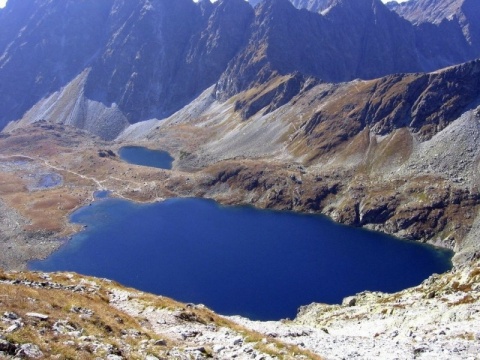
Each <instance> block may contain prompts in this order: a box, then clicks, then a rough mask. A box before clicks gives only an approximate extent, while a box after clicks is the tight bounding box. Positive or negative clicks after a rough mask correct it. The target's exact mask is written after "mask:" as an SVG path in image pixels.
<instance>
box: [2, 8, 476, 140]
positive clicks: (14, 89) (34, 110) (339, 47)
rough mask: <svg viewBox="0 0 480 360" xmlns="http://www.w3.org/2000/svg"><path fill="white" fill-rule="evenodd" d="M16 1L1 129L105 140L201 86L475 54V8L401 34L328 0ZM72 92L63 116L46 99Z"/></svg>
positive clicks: (406, 68)
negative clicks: (47, 127) (322, 3)
mask: <svg viewBox="0 0 480 360" xmlns="http://www.w3.org/2000/svg"><path fill="white" fill-rule="evenodd" d="M24 4H25V3H24V2H20V1H15V0H13V1H9V3H8V5H7V7H6V8H5V9H4V11H2V14H1V18H0V30H1V31H0V33H1V34H2V35H1V36H0V53H1V54H2V55H1V56H0V94H2V96H1V98H0V110H1V113H2V118H1V119H0V123H1V127H4V126H6V124H7V123H8V122H9V121H12V120H18V119H21V118H24V117H25V115H26V114H27V113H28V117H29V119H30V121H35V120H39V119H47V120H52V121H55V122H61V123H66V124H71V125H75V126H77V127H80V128H83V129H89V130H90V131H93V132H94V133H96V134H97V135H100V136H102V137H104V138H105V139H113V138H115V137H116V136H118V135H119V133H120V132H121V130H123V129H124V128H125V127H127V126H128V124H131V123H136V122H139V121H145V120H149V119H162V118H165V117H168V116H169V115H171V114H172V113H174V112H175V111H177V110H179V109H181V108H182V107H184V106H185V105H187V104H188V103H190V102H191V101H193V100H194V99H195V98H196V97H197V96H199V95H200V94H201V93H202V91H204V90H205V89H207V88H209V87H210V86H212V85H216V92H215V96H216V97H217V98H218V99H220V100H222V101H227V100H228V99H229V98H231V97H232V96H235V95H237V94H238V93H239V92H242V91H246V90H249V89H254V88H256V87H258V86H262V85H264V84H265V83H267V82H269V81H271V80H272V79H274V78H275V77H277V76H279V75H280V76H290V75H293V74H297V75H298V76H301V77H304V78H315V79H316V80H317V81H328V82H344V81H349V80H353V79H356V78H362V79H372V78H376V77H380V76H384V75H387V74H392V73H399V72H402V73H403V72H417V71H431V70H435V69H439V68H442V67H444V66H449V65H454V64H458V63H461V62H464V61H466V60H471V59H473V58H475V57H478V56H480V49H479V48H477V46H476V42H475V41H471V39H474V37H475V36H476V35H475V34H476V32H477V29H476V27H475V26H476V25H470V23H471V22H472V20H471V19H475V16H477V13H478V11H477V9H476V8H472V9H470V8H469V9H467V10H468V11H467V10H465V11H464V13H465V14H468V16H465V17H464V19H465V20H464V27H463V29H464V28H467V27H468V29H469V33H468V34H466V33H465V32H462V28H460V27H458V26H457V25H455V24H453V25H452V24H451V23H445V24H443V23H442V24H443V25H442V24H440V25H439V26H437V25H434V24H427V25H428V26H427V25H425V26H423V25H413V24H412V23H411V22H409V21H407V20H405V19H403V18H401V17H400V16H399V15H397V14H396V13H394V12H391V11H389V10H388V9H387V7H386V6H385V5H384V4H383V3H382V2H381V1H379V0H359V1H353V0H338V1H334V2H331V3H329V5H331V6H329V8H328V11H325V12H323V13H322V14H320V13H314V12H309V11H305V10H298V9H296V8H295V7H294V6H293V5H292V4H291V3H290V2H289V1H288V0H265V1H263V2H262V3H260V4H258V6H256V7H255V10H253V9H252V7H251V6H249V4H248V3H246V2H245V1H243V0H220V1H218V2H215V3H213V4H212V3H210V2H208V1H201V2H199V3H197V4H195V3H193V2H192V1H191V0H179V1H175V2H169V1H166V0H160V1H157V2H155V3H151V2H149V1H147V0H142V1H136V2H124V1H121V0H108V1H104V2H102V3H101V4H100V3H98V2H93V1H84V2H80V3H79V2H72V1H71V0H69V1H62V2H59V1H55V0H51V1H48V2H44V1H33V0H32V2H31V3H29V5H28V8H26V7H25V6H26V5H24ZM296 5H297V6H303V5H300V3H299V4H296ZM50 24H58V25H57V27H53V28H52V27H51V26H50ZM84 28H85V29H86V30H85V29H84ZM20 30H22V31H20ZM60 34H62V35H61V36H60ZM332 44H335V46H332ZM46 54H49V56H48V61H46V60H45V56H46ZM72 88H75V90H76V91H77V93H76V94H75V97H73V96H72V95H71V96H70V97H71V98H70V99H69V100H68V102H69V104H70V105H69V106H70V107H71V110H70V111H68V112H66V111H64V108H65V103H64V102H56V101H53V100H52V99H53V98H55V97H57V96H58V95H59V94H61V93H62V92H65V91H68V92H71V90H72ZM67 89H68V90H67ZM47 102H48V106H47V105H46V103H47ZM39 109H40V110H39Z"/></svg>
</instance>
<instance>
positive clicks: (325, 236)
mask: <svg viewBox="0 0 480 360" xmlns="http://www.w3.org/2000/svg"><path fill="white" fill-rule="evenodd" d="M72 221H73V222H75V223H81V224H85V225H87V227H86V229H85V230H84V231H82V232H81V233H79V234H77V235H75V236H74V237H73V239H72V240H71V241H70V242H68V243H67V244H66V245H65V246H64V247H62V248H61V249H60V250H59V251H58V252H56V253H55V254H53V255H52V256H50V257H49V258H48V259H46V260H45V261H36V262H32V263H31V264H30V268H31V269H34V270H42V271H64V270H65V271H76V272H79V273H82V274H87V275H94V276H99V277H107V278H111V279H114V280H117V281H119V282H120V283H123V284H124V285H127V286H132V287H135V288H138V289H141V290H144V291H148V292H152V293H156V294H161V295H165V296H169V297H173V298H175V299H177V300H180V301H184V302H193V303H203V304H205V305H207V306H208V307H211V308H213V309H214V310H215V311H217V312H219V313H221V314H226V315H231V314H240V315H243V316H247V317H250V318H252V319H261V320H271V319H280V318H286V317H289V318H293V317H294V316H295V314H296V311H297V309H298V307H299V306H301V305H306V304H309V303H312V302H324V303H339V302H341V300H342V298H343V297H345V296H348V295H352V294H355V293H357V292H360V291H363V290H380V291H386V292H393V291H398V290H401V289H405V288H407V287H410V286H413V285H417V284H419V283H420V282H422V281H423V280H424V279H426V278H427V277H428V276H430V275H431V274H432V273H441V272H445V271H446V270H448V269H449V268H450V267H451V262H450V259H451V256H452V253H451V252H449V251H443V250H438V249H435V248H433V247H430V246H427V245H422V244H419V243H415V242H407V241H400V240H398V239H395V238H393V237H390V236H385V235H382V234H379V233H375V232H370V231H365V230H362V229H358V228H352V227H347V226H342V225H338V224H335V223H334V222H332V221H330V220H329V219H327V218H325V217H323V216H316V215H300V214H295V213H290V212H274V211H265V210H256V209H254V208H251V207H222V206H219V205H218V204H217V203H215V202H213V201H210V200H204V199H195V198H192V199H170V200H167V201H165V202H161V203H155V204H147V205H144V204H143V205H142V204H135V203H131V202H128V201H125V200H119V199H111V198H105V199H102V198H101V197H97V200H96V201H95V202H94V203H93V205H92V206H89V207H85V208H82V209H80V210H78V211H76V212H75V213H74V214H73V215H72Z"/></svg>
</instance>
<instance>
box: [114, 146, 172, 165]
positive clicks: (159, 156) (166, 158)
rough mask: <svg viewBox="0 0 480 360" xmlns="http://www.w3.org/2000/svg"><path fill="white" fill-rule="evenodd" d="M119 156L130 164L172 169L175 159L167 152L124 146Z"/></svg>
mask: <svg viewBox="0 0 480 360" xmlns="http://www.w3.org/2000/svg"><path fill="white" fill-rule="evenodd" d="M118 155H120V158H121V159H122V160H123V161H126V162H128V163H130V164H135V165H142V166H150V167H156V168H160V169H167V170H169V169H171V168H172V163H173V160H174V159H173V158H172V157H171V156H170V154H169V153H168V152H166V151H162V150H150V149H147V148H145V147H141V146H124V147H122V148H120V150H119V152H118Z"/></svg>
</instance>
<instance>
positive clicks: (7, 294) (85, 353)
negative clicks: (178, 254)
mask: <svg viewBox="0 0 480 360" xmlns="http://www.w3.org/2000/svg"><path fill="white" fill-rule="evenodd" d="M16 277H18V275H15V276H12V275H7V274H5V273H1V274H0V279H9V278H10V279H11V278H16ZM21 278H22V279H24V280H30V281H43V282H44V281H45V280H44V279H41V278H38V276H37V275H36V274H29V273H22V274H21ZM79 279H80V277H79V276H74V277H73V278H72V279H70V278H69V277H63V275H53V276H52V281H54V282H56V283H60V284H63V285H70V286H71V285H74V284H75V283H78V282H79ZM112 286H116V285H115V284H113V285H112ZM106 291H107V289H106V288H104V289H100V290H99V291H98V292H97V293H94V294H89V293H77V292H72V291H67V290H55V289H36V288H30V287H27V286H23V285H9V284H0V294H1V296H0V313H2V314H3V313H4V312H6V311H9V312H14V313H16V314H17V315H19V316H20V317H21V318H22V319H23V322H24V324H25V325H24V326H23V327H22V328H21V329H20V330H17V331H15V332H13V333H11V334H8V336H7V340H9V341H11V342H14V343H19V344H23V343H34V344H36V345H38V346H39V347H40V349H41V350H42V352H43V353H44V355H45V358H49V357H51V356H53V355H61V356H62V357H61V358H62V359H92V358H95V357H96V356H102V354H101V353H98V352H96V353H94V352H93V350H94V347H93V346H89V345H88V343H87V345H86V344H85V342H82V341H80V339H79V338H78V335H69V334H62V333H56V332H55V331H53V325H54V324H55V323H56V322H57V321H66V322H67V323H68V325H69V326H71V327H72V328H74V329H76V330H79V331H81V335H82V336H93V337H94V338H95V339H97V340H98V341H100V342H102V343H103V344H109V345H112V346H114V347H115V348H117V349H119V351H120V350H121V349H123V355H124V356H126V357H127V358H129V359H130V358H131V359H140V358H142V357H141V356H140V355H139V354H138V353H137V350H138V349H139V347H140V342H141V341H142V340H150V339H158V336H156V335H155V334H153V333H152V332H151V331H150V330H148V329H146V328H145V327H143V326H141V324H140V323H139V321H138V320H137V319H135V318H133V317H131V316H129V315H128V314H126V313H124V312H121V311H119V310H117V309H115V308H114V307H112V306H110V305H109V300H108V295H107V293H106ZM74 308H81V309H88V310H89V311H91V312H92V315H91V316H85V315H84V314H83V315H82V314H81V313H78V312H75V311H72V309H74ZM28 312H38V313H41V314H45V315H48V317H49V318H48V319H47V320H44V321H42V320H39V319H35V318H29V317H27V316H26V313H28ZM2 326H5V325H2V323H1V322H0V328H1V327H2ZM127 329H128V330H135V331H137V334H138V335H137V336H136V337H135V338H128V337H125V336H123V337H122V335H123V334H124V332H122V331H124V330H127ZM125 344H127V345H129V346H130V347H132V351H130V352H128V353H125V349H126V346H125ZM157 348H158V347H157ZM147 350H148V352H149V353H151V354H156V355H158V356H160V355H162V354H163V350H164V349H161V348H158V349H153V348H152V349H147ZM103 355H106V354H103Z"/></svg>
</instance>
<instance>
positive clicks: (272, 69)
mask: <svg viewBox="0 0 480 360" xmlns="http://www.w3.org/2000/svg"><path fill="white" fill-rule="evenodd" d="M329 5H330V6H329V8H328V10H326V11H324V12H323V13H322V14H315V13H312V12H305V11H298V10H297V9H295V8H294V6H292V4H291V3H290V2H289V1H288V0H265V1H263V2H261V3H260V4H259V5H258V6H257V7H256V8H255V9H256V17H255V21H254V23H253V25H252V33H251V36H250V39H249V43H248V45H247V46H246V47H244V48H243V49H242V51H241V52H240V53H239V54H238V55H237V56H236V57H235V58H234V59H233V60H232V62H230V64H229V66H228V69H227V71H226V72H225V73H224V74H223V75H222V77H221V79H220V81H219V83H218V85H217V93H218V94H219V96H220V99H226V98H229V97H230V96H232V95H233V94H236V93H238V92H239V91H241V90H245V89H248V88H250V87H253V86H255V84H258V83H261V82H264V81H266V80H268V79H270V78H271V77H272V76H274V75H276V74H281V75H284V74H288V73H293V72H296V71H298V72H300V73H302V74H304V75H308V76H313V77H317V78H319V79H322V80H325V81H328V82H341V81H348V80H353V79H355V78H361V79H373V78H376V77H381V76H384V75H387V74H393V73H404V72H419V71H432V70H436V69H439V68H442V67H445V66H448V64H457V63H461V62H463V61H466V60H467V59H474V58H475V57H478V56H480V51H478V50H477V49H476V48H475V47H473V45H471V44H469V42H468V41H467V39H466V37H465V35H464V34H463V33H462V32H461V29H460V28H457V27H455V26H454V24H453V25H452V24H450V23H445V24H443V23H442V25H441V26H436V25H433V24H430V23H429V24H425V25H422V26H414V25H413V24H412V23H410V22H408V21H406V20H405V19H402V18H401V17H400V16H398V15H397V14H395V13H394V12H391V11H389V10H388V8H386V6H385V5H384V4H382V3H381V2H380V1H379V0H332V1H331V2H330V3H329Z"/></svg>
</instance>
